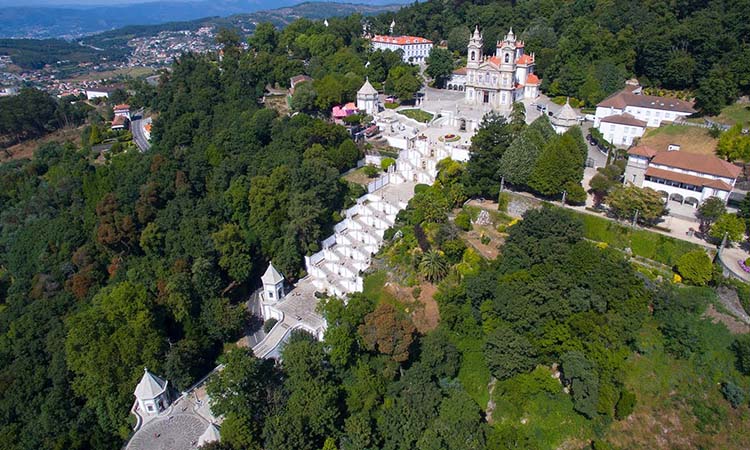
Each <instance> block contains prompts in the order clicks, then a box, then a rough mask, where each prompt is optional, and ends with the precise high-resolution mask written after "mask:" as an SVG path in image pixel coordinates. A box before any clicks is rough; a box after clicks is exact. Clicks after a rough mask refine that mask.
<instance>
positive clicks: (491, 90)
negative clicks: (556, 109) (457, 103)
mask: <svg viewBox="0 0 750 450" xmlns="http://www.w3.org/2000/svg"><path fill="white" fill-rule="evenodd" d="M483 46H484V39H483V38H482V34H481V33H480V32H479V27H476V28H475V29H474V33H473V34H472V35H471V36H470V38H469V44H468V46H467V58H466V61H467V62H466V75H465V81H464V87H463V90H464V91H465V97H464V99H465V101H466V103H468V104H471V105H485V104H487V105H489V106H490V107H491V108H492V109H494V110H498V111H501V112H509V111H510V109H511V107H512V105H513V103H515V102H518V101H521V100H524V99H534V98H536V97H538V96H539V85H540V84H541V80H540V79H539V77H537V75H536V74H535V73H534V66H535V56H534V54H533V53H532V54H526V53H524V47H525V45H524V43H523V41H520V40H517V39H516V35H515V34H514V33H513V29H511V30H510V31H509V32H508V34H506V35H505V38H504V39H503V40H502V41H500V42H498V43H497V46H496V48H495V54H494V55H492V56H490V57H485V56H484V53H483V50H484V49H483ZM461 81H463V80H462V78H461V75H457V74H455V73H454V75H453V77H451V80H450V82H449V86H453V87H454V90H462V86H461V84H460V82H461ZM456 87H457V88H458V89H456Z"/></svg>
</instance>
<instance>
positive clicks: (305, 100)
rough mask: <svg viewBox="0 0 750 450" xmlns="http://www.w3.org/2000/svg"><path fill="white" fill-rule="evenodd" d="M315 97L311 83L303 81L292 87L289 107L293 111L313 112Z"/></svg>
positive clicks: (316, 94) (315, 93)
mask: <svg viewBox="0 0 750 450" xmlns="http://www.w3.org/2000/svg"><path fill="white" fill-rule="evenodd" d="M317 97H318V93H317V92H315V87H314V85H313V83H312V82H310V81H304V82H302V83H299V84H298V85H296V86H295V87H294V94H292V100H291V101H290V106H291V108H292V109H293V110H295V111H302V112H312V111H314V110H315V105H316V103H317V102H316V100H317Z"/></svg>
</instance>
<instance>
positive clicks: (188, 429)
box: [126, 413, 208, 450]
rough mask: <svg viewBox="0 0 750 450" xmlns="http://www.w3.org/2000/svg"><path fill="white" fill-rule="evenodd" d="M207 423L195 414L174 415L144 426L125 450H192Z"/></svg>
mask: <svg viewBox="0 0 750 450" xmlns="http://www.w3.org/2000/svg"><path fill="white" fill-rule="evenodd" d="M207 427H208V422H207V421H206V420H205V419H203V418H202V417H200V416H198V415H196V414H185V413H175V414H171V415H169V416H164V417H159V418H157V419H155V420H152V421H150V422H149V423H147V424H146V425H144V426H143V427H142V428H141V429H140V430H138V432H137V433H136V434H135V435H134V436H133V438H132V439H131V440H130V442H129V443H128V446H127V447H126V450H192V449H195V448H198V447H197V443H198V438H199V437H200V435H201V434H203V432H204V431H206V428H207Z"/></svg>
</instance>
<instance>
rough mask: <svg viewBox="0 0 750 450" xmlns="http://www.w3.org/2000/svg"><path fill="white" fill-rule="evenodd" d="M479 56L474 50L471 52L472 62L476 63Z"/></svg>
mask: <svg viewBox="0 0 750 450" xmlns="http://www.w3.org/2000/svg"><path fill="white" fill-rule="evenodd" d="M476 57H477V55H476V53H475V52H474V50H472V51H471V60H472V61H474V60H475V59H476Z"/></svg>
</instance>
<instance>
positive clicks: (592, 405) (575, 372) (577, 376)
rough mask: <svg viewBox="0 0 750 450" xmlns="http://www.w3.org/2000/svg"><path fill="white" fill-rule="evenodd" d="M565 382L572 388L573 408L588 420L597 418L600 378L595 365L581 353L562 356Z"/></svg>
mask: <svg viewBox="0 0 750 450" xmlns="http://www.w3.org/2000/svg"><path fill="white" fill-rule="evenodd" d="M561 362H562V364H561V366H562V373H563V380H564V381H565V383H566V384H567V385H568V386H570V390H571V394H572V397H573V408H574V409H575V410H576V411H578V412H579V413H581V414H583V415H584V416H586V417H588V418H590V419H591V418H593V417H595V416H596V405H597V402H598V401H599V378H598V377H597V374H596V370H595V367H594V364H593V363H591V361H589V360H588V359H587V358H586V356H585V355H584V354H583V353H581V352H568V353H565V354H564V355H562V358H561Z"/></svg>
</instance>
